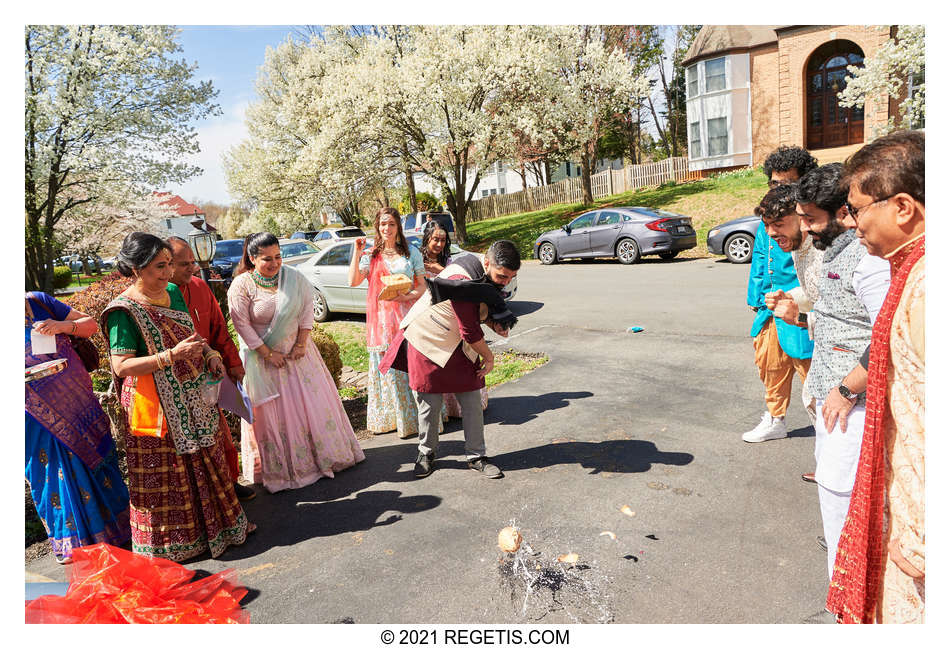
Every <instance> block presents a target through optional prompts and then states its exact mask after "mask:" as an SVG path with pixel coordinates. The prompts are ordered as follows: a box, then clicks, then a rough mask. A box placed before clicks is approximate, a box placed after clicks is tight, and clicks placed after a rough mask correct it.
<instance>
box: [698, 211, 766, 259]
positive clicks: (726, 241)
mask: <svg viewBox="0 0 950 649" xmlns="http://www.w3.org/2000/svg"><path fill="white" fill-rule="evenodd" d="M760 223H761V219H759V217H757V216H743V217H741V218H738V219H733V220H731V221H726V222H725V223H723V224H722V225H717V226H716V227H714V228H712V229H711V230H710V231H709V234H708V235H706V247H707V248H708V249H709V252H711V253H712V254H714V255H725V256H726V259H728V260H729V261H731V262H732V263H734V264H745V263H748V262H750V261H752V245H753V244H754V243H755V233H756V232H757V231H758V229H759V224H760Z"/></svg>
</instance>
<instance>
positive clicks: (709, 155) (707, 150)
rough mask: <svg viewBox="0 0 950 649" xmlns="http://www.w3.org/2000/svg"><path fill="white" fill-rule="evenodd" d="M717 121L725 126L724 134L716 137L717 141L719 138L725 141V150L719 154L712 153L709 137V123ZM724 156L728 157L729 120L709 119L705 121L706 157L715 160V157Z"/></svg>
mask: <svg viewBox="0 0 950 649" xmlns="http://www.w3.org/2000/svg"><path fill="white" fill-rule="evenodd" d="M717 119H721V120H722V121H723V124H725V134H724V135H721V136H718V137H717V138H716V139H717V140H719V139H721V138H725V140H726V147H725V150H724V151H722V152H721V153H713V147H712V137H711V135H710V133H711V129H710V128H709V123H710V122H712V121H714V120H717ZM724 155H729V118H728V117H726V116H721V117H709V118H707V119H706V157H707V158H715V157H718V156H724Z"/></svg>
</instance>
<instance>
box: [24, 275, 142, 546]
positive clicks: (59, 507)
mask: <svg viewBox="0 0 950 649" xmlns="http://www.w3.org/2000/svg"><path fill="white" fill-rule="evenodd" d="M25 328H26V369H27V382H26V479H27V480H28V481H29V483H30V491H31V493H32V496H33V504H34V505H36V511H37V513H38V514H39V515H40V518H41V519H42V520H43V525H44V526H45V527H46V532H47V534H48V535H49V539H50V543H51V544H52V546H53V554H54V555H55V557H56V560H57V561H58V562H59V563H69V562H70V561H71V560H72V553H73V549H74V548H76V547H79V546H82V545H91V544H93V543H109V544H111V545H118V546H121V545H124V544H125V543H126V542H127V541H128V540H129V536H130V531H129V491H128V489H126V487H125V483H124V482H122V474H121V473H120V472H119V464H118V461H117V458H116V450H115V441H114V440H113V439H112V433H111V432H110V428H109V419H108V417H106V414H105V413H104V412H103V411H102V408H101V407H100V405H99V401H98V400H96V397H95V395H94V394H93V393H92V381H91V380H90V378H89V372H87V371H86V369H85V368H84V367H83V364H82V361H81V360H80V358H79V355H78V354H77V353H76V351H75V350H74V349H73V346H72V344H71V343H70V340H69V336H77V337H80V338H88V337H89V336H91V335H92V334H94V333H95V332H96V321H95V320H94V319H92V318H90V317H89V316H87V315H86V314H85V313H81V312H79V311H76V310H75V309H72V308H70V307H69V306H68V305H66V304H63V303H62V302H60V301H59V300H57V299H56V298H53V297H50V296H49V295H47V294H45V293H27V295H26V320H25ZM33 331H36V332H37V333H39V334H43V335H46V336H55V338H56V350H55V352H53V353H39V352H38V351H37V353H34V350H33V340H32V332H33ZM40 366H46V367H47V368H48V369H46V370H45V371H44V370H43V368H41V367H40Z"/></svg>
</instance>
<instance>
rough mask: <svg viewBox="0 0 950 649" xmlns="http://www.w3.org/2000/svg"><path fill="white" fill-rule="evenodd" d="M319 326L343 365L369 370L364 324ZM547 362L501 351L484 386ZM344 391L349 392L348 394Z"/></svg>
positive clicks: (539, 358)
mask: <svg viewBox="0 0 950 649" xmlns="http://www.w3.org/2000/svg"><path fill="white" fill-rule="evenodd" d="M320 327H321V328H322V329H323V330H324V331H326V332H327V333H328V334H330V336H332V337H333V340H334V341H336V344H337V345H339V346H340V357H341V358H342V360H343V364H344V365H349V366H350V367H352V368H353V369H355V370H357V371H360V372H366V371H367V370H368V369H369V354H368V353H367V352H366V333H365V331H366V330H365V329H364V328H363V327H362V326H361V325H358V324H355V323H353V322H345V321H339V320H337V321H332V322H325V323H323V324H321V325H320ZM547 362H548V357H547V356H545V355H540V356H534V355H529V354H518V353H515V352H513V351H512V350H510V349H509V350H505V351H503V352H498V353H496V354H495V368H494V369H493V370H492V371H491V373H490V374H489V375H488V376H486V377H485V385H487V386H488V387H493V386H496V385H501V384H502V383H507V382H508V381H513V380H514V379H517V378H518V377H520V376H523V375H525V374H527V373H528V372H530V371H531V370H533V369H535V368H537V367H540V366H541V365H544V364H545V363H547ZM344 390H346V391H347V393H346V394H345V395H344ZM352 391H353V388H341V390H340V394H341V396H344V398H352V397H353V396H355V394H351V392H352Z"/></svg>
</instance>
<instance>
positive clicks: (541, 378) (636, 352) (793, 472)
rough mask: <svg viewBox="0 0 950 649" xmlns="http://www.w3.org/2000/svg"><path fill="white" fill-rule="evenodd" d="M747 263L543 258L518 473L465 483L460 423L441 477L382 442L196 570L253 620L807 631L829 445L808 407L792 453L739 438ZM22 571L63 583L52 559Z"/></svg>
mask: <svg viewBox="0 0 950 649" xmlns="http://www.w3.org/2000/svg"><path fill="white" fill-rule="evenodd" d="M748 269H749V267H748V266H734V265H730V264H727V263H723V262H720V261H713V260H708V259H701V260H677V261H674V262H662V261H659V260H653V259H651V258H648V259H647V260H645V261H643V262H642V263H640V264H637V265H634V266H621V265H620V264H618V263H616V262H573V263H565V264H558V265H555V266H550V267H546V266H540V265H538V264H537V263H526V264H525V265H524V267H523V269H522V271H521V273H520V277H519V291H518V297H519V298H520V301H519V302H518V303H517V304H516V305H515V308H516V309H518V311H519V312H520V313H521V314H523V315H522V316H521V322H520V323H519V325H518V326H517V327H516V329H515V330H514V332H513V335H512V337H511V338H510V339H509V340H508V341H504V342H499V343H498V344H497V345H496V347H509V346H510V347H513V348H516V349H519V350H523V351H527V352H545V353H547V354H548V355H549V356H550V358H551V361H550V362H549V363H548V364H546V365H545V366H543V367H541V368H540V369H538V370H536V371H534V372H533V373H531V374H529V375H527V376H525V377H523V378H521V379H519V380H517V381H514V382H511V383H508V384H505V385H502V386H500V387H498V388H497V389H494V390H492V391H491V392H490V402H489V408H488V410H487V411H486V424H487V425H486V439H487V441H488V449H489V454H491V455H492V456H493V457H494V458H495V461H496V462H497V464H498V465H499V466H500V467H502V469H503V470H504V471H505V474H506V477H505V478H504V479H503V480H486V479H484V478H482V477H480V476H478V475H476V474H475V473H474V472H472V471H470V470H468V469H466V468H465V465H464V452H463V443H462V434H461V432H460V430H459V429H460V424H459V423H458V422H457V421H456V420H453V421H452V422H450V424H449V428H448V430H447V432H446V433H445V434H444V435H443V437H442V443H441V446H440V452H439V459H438V460H437V462H436V467H437V470H436V471H435V473H433V474H432V475H431V476H429V477H428V478H426V479H424V480H415V479H413V477H412V474H411V471H412V462H413V460H414V458H415V441H414V440H400V439H398V438H396V437H395V434H389V435H383V436H378V437H375V438H373V439H371V440H367V441H366V442H365V443H364V448H365V451H366V461H365V462H363V463H361V464H360V465H358V466H356V467H354V468H352V469H349V470H347V471H345V472H343V473H341V474H339V475H338V476H337V477H336V478H334V479H333V480H321V481H319V482H317V483H316V484H314V485H311V486H309V487H306V488H303V489H299V490H296V491H291V492H282V493H279V494H275V495H269V494H266V493H263V492H261V493H260V495H259V496H258V498H257V499H255V500H254V501H251V502H250V503H248V504H247V507H246V509H247V512H248V515H249V517H250V518H251V520H254V521H255V522H257V524H258V526H259V531H258V532H256V533H255V534H254V535H253V536H252V537H250V538H249V540H248V542H247V543H246V544H245V545H244V546H242V547H240V548H234V549H230V550H229V551H227V552H226V553H225V554H224V556H222V557H220V558H219V559H218V560H210V559H206V560H202V561H193V562H190V563H189V564H188V565H189V566H190V567H192V568H200V569H203V570H207V571H209V572H215V571H218V570H221V569H223V568H226V567H230V568H234V569H236V570H238V571H239V574H240V577H241V579H242V580H243V582H244V583H245V584H246V585H247V586H248V587H249V588H251V589H252V590H251V594H250V595H249V597H248V599H247V600H245V603H246V608H247V609H248V610H249V611H250V614H251V620H252V621H253V622H272V623H284V622H296V623H308V622H310V623H321V622H334V621H350V620H352V621H354V622H357V623H423V624H425V623H489V622H507V623H522V622H534V621H540V622H555V623H565V622H575V621H577V622H598V621H612V622H621V623H634V622H637V623H639V622H654V623H669V622H739V623H743V622H766V623H768V622H787V623H797V622H801V621H803V620H804V619H805V618H806V617H808V616H810V615H812V614H813V613H815V612H816V611H817V610H818V609H819V608H820V607H821V606H822V603H823V601H824V595H825V590H826V587H827V586H826V574H825V570H826V568H825V554H824V553H823V552H821V551H820V550H819V548H818V546H817V544H816V542H815V538H816V536H817V535H819V534H821V524H820V517H819V512H818V502H817V494H816V492H815V487H814V485H808V484H805V483H803V482H802V481H801V479H800V478H799V474H800V473H802V472H804V471H809V470H812V469H813V468H814V459H813V444H814V440H813V436H814V432H813V430H812V428H811V427H810V425H809V422H808V419H807V416H806V414H805V412H804V410H803V408H802V406H801V404H800V402H799V401H798V400H797V397H793V403H792V405H791V407H790V408H789V415H788V423H789V428H790V430H792V431H793V432H792V434H791V436H790V437H789V438H788V439H784V440H776V441H771V442H765V443H762V444H746V443H744V442H742V441H741V439H740V435H741V433H742V432H743V431H745V430H747V429H749V428H751V427H752V426H754V425H755V424H756V423H757V422H758V420H759V418H760V416H761V414H762V411H763V409H764V404H763V399H762V396H763V395H762V388H761V385H760V384H759V381H758V376H757V373H756V369H755V367H754V365H753V362H752V342H751V339H750V338H749V337H748V330H749V327H750V325H751V320H752V315H751V312H750V311H749V310H748V308H747V307H745V282H746V277H747V274H748ZM631 326H639V327H643V329H644V331H642V332H641V333H636V334H634V333H628V332H627V329H628V328H629V327H631ZM796 381H797V380H796ZM799 391H800V386H799V385H798V384H797V382H796V384H795V386H794V387H793V395H795V394H797V393H798V392H799ZM624 507H626V511H627V512H628V513H632V514H633V515H632V516H631V515H627V514H625V513H622V511H621V509H622V508H624ZM509 524H514V525H516V526H518V527H519V528H520V529H521V531H522V534H523V535H524V538H525V541H526V544H525V546H523V549H522V550H521V551H520V552H519V554H518V555H517V557H516V560H515V561H512V560H511V559H510V558H508V559H505V558H504V557H503V555H502V553H501V552H500V551H499V550H498V548H497V546H496V536H497V534H498V531H499V529H501V528H502V527H504V526H506V525H509ZM605 532H606V533H605ZM528 546H530V548H529V547H528ZM569 552H575V553H577V555H578V560H577V563H576V564H575V565H574V567H572V568H569V569H567V570H562V569H561V567H559V564H558V562H557V560H556V558H557V557H558V556H559V555H563V554H565V553H569ZM561 565H566V564H561ZM27 570H29V571H31V572H34V573H40V574H43V575H46V576H49V577H52V578H54V579H62V574H63V572H62V568H60V567H59V566H57V565H56V564H55V563H54V561H53V559H52V557H49V556H48V557H45V558H43V559H40V560H37V561H35V562H34V563H33V564H32V565H28V566H27Z"/></svg>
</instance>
